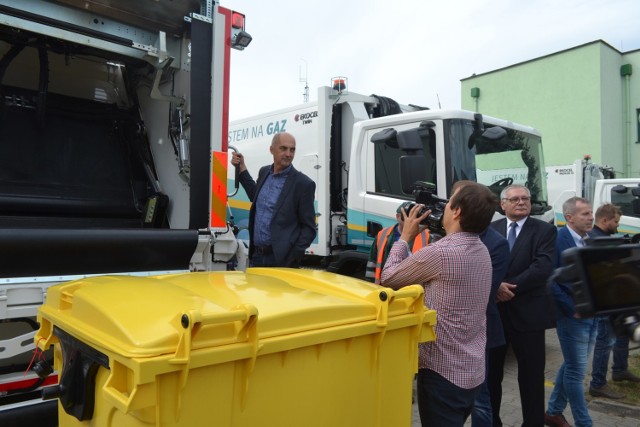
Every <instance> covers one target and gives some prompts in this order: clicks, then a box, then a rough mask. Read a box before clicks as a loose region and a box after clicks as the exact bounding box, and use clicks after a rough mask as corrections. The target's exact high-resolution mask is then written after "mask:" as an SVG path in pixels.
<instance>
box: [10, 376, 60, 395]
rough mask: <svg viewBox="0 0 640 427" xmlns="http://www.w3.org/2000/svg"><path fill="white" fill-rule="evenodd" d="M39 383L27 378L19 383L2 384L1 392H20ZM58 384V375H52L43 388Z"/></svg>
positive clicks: (35, 379)
mask: <svg viewBox="0 0 640 427" xmlns="http://www.w3.org/2000/svg"><path fill="white" fill-rule="evenodd" d="M37 381H38V378H27V379H24V380H19V381H11V382H10V383H4V384H0V392H7V391H9V390H18V389H22V388H27V387H31V386H32V385H33V384H35V383H36V382H37ZM53 384H58V374H51V375H49V376H48V377H47V379H46V380H44V382H43V383H42V385H41V387H44V386H47V385H53Z"/></svg>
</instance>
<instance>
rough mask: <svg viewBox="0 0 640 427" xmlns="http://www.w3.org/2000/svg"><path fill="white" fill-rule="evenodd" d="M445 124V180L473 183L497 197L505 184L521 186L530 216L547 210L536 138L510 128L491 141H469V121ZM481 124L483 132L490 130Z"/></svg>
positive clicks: (538, 144) (544, 183)
mask: <svg viewBox="0 0 640 427" xmlns="http://www.w3.org/2000/svg"><path fill="white" fill-rule="evenodd" d="M446 122H447V123H445V126H444V129H445V140H446V141H447V144H446V151H445V153H446V155H447V157H448V158H449V159H450V160H451V161H450V163H449V164H450V168H449V170H448V171H447V180H450V182H451V183H454V182H456V181H458V180H461V179H469V180H473V181H477V182H479V183H481V184H484V185H486V186H488V187H489V188H490V189H491V190H492V191H494V192H495V193H496V195H497V196H500V192H501V191H502V190H503V189H504V188H505V187H506V186H508V185H511V184H522V185H524V186H526V187H527V188H528V189H529V190H530V191H531V200H532V213H533V214H538V213H542V212H544V211H545V210H547V186H546V181H545V180H544V177H543V175H542V174H543V173H544V166H543V165H544V160H543V155H542V142H541V139H540V137H539V136H537V135H534V134H530V133H527V132H522V131H518V130H515V129H511V128H504V129H505V130H506V131H507V132H506V135H505V136H504V137H502V138H500V139H497V140H492V139H487V138H484V137H482V136H479V137H474V138H471V136H472V134H473V132H474V127H473V122H472V121H470V120H461V119H455V120H447V121H446ZM490 127H491V125H490V124H486V123H485V129H488V128H490Z"/></svg>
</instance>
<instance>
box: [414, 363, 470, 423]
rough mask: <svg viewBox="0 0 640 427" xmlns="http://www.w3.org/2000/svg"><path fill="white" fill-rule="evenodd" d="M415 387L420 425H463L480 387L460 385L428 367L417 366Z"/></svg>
mask: <svg viewBox="0 0 640 427" xmlns="http://www.w3.org/2000/svg"><path fill="white" fill-rule="evenodd" d="M417 388H418V410H419V412H420V421H421V422H422V426H423V427H426V426H429V427H462V426H463V425H464V422H465V420H466V419H467V418H468V417H469V415H470V414H471V410H472V409H473V402H474V401H475V399H476V395H477V394H478V391H479V390H480V386H478V387H475V388H472V389H465V388H460V387H458V386H456V385H455V384H453V383H451V382H450V381H448V380H447V379H446V378H444V377H443V376H442V375H440V374H438V373H436V372H434V371H432V370H431V369H419V370H418V381H417Z"/></svg>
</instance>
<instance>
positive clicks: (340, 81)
mask: <svg viewBox="0 0 640 427" xmlns="http://www.w3.org/2000/svg"><path fill="white" fill-rule="evenodd" d="M331 89H332V90H333V91H334V92H337V93H343V92H347V78H346V77H334V78H332V79H331Z"/></svg>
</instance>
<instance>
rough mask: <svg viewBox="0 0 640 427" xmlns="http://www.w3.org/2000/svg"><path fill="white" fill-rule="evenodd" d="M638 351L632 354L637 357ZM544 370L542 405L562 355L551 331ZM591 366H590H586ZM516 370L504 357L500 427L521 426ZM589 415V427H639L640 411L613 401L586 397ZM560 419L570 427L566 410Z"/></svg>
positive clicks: (416, 420) (415, 417) (415, 418)
mask: <svg viewBox="0 0 640 427" xmlns="http://www.w3.org/2000/svg"><path fill="white" fill-rule="evenodd" d="M637 351H638V350H635V352H636V354H637ZM546 355H547V360H546V370H545V394H546V401H548V400H549V396H550V395H551V390H553V383H554V382H555V377H556V374H557V372H558V369H559V368H560V365H561V364H562V352H561V351H560V344H559V343H558V337H557V335H556V331H555V329H550V330H548V331H547V335H546ZM589 366H591V365H589ZM590 371H591V369H589V372H590ZM610 376H611V370H609V378H610ZM517 377H518V369H517V364H516V361H515V358H514V357H513V355H512V354H511V353H509V355H508V356H507V362H506V364H505V373H504V381H503V383H502V388H503V396H502V409H501V414H500V415H501V418H502V422H503V425H504V427H516V426H518V427H519V426H520V425H521V424H522V412H521V410H520V392H519V391H518V380H517ZM590 380H591V376H590V375H587V379H586V381H585V393H586V392H587V391H588V389H589V384H588V381H590ZM586 397H587V401H588V406H589V413H590V414H591V418H592V419H593V425H594V426H597V427H601V426H602V427H640V407H638V406H631V405H625V404H622V403H619V402H616V401H614V400H610V399H604V398H593V397H591V396H589V394H588V393H587V394H586ZM564 416H565V417H566V418H567V420H568V421H569V423H570V424H571V425H573V417H572V416H571V410H570V408H569V407H567V410H566V411H565V412H564ZM411 426H412V427H420V426H421V424H420V415H419V414H418V405H417V401H416V399H414V404H413V420H412V424H411ZM465 426H471V421H470V420H467V422H466V424H465Z"/></svg>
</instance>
